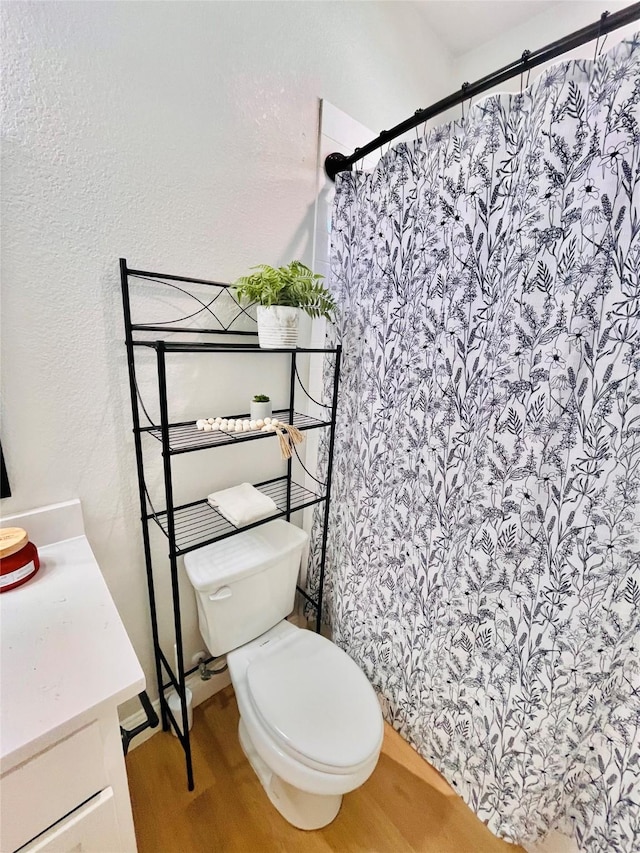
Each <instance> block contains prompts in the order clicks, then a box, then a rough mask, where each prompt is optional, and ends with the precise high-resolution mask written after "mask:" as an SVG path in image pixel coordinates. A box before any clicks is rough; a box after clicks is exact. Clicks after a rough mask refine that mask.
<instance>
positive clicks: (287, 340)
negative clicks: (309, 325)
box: [257, 305, 300, 349]
mask: <svg viewBox="0 0 640 853" xmlns="http://www.w3.org/2000/svg"><path fill="white" fill-rule="evenodd" d="M299 316H300V309H298V308H291V307H290V306H288V305H270V306H268V307H267V306H265V305H258V309H257V317H258V341H259V343H260V346H261V347H262V348H263V349H289V348H293V347H295V346H297V344H298V319H299Z"/></svg>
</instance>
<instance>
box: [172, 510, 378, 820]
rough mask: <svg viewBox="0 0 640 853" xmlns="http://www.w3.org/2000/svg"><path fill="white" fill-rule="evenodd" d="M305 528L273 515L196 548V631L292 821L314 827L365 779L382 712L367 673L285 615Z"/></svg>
mask: <svg viewBox="0 0 640 853" xmlns="http://www.w3.org/2000/svg"><path fill="white" fill-rule="evenodd" d="M307 540H308V536H307V534H306V533H305V532H304V531H302V530H300V529H299V528H297V527H295V526H294V525H292V524H289V523H288V522H286V521H273V522H270V523H269V524H265V525H263V526H261V527H258V528H256V529H254V530H249V531H246V532H243V533H239V534H238V535H236V536H234V537H233V538H232V539H229V540H223V541H220V542H216V543H213V544H211V545H208V546H205V547H204V548H201V549H199V550H197V551H193V552H191V553H189V554H187V555H186V556H185V561H184V564H185V569H186V571H187V575H188V577H189V580H190V581H191V584H192V585H193V587H194V589H195V591H196V603H197V607H198V624H199V627H200V633H201V634H202V637H203V639H204V641H205V643H206V644H207V647H208V648H209V650H210V651H211V653H212V654H213V655H221V654H225V653H226V654H227V662H228V665H229V673H230V675H231V682H232V684H233V686H234V689H235V693H236V699H237V702H238V708H239V710H240V724H239V738H240V744H241V746H242V749H243V750H244V753H245V755H246V756H247V758H248V760H249V762H250V764H251V766H252V767H253V769H254V771H255V772H256V774H257V776H258V778H259V779H260V782H261V783H262V786H263V787H264V789H265V791H266V793H267V796H268V797H269V799H270V800H271V802H272V803H273V805H274V806H275V807H276V808H277V809H278V811H279V812H280V813H281V814H282V816H283V817H284V818H285V819H286V820H288V821H289V823H291V824H293V825H294V826H296V827H298V828H299V829H319V828H320V827H322V826H326V824H328V823H330V822H331V821H332V820H333V819H334V818H335V816H336V815H337V813H338V811H339V809H340V804H341V802H342V797H343V795H344V794H346V793H348V792H349V791H352V790H354V789H355V788H357V787H359V786H360V785H362V784H363V782H365V781H366V780H367V779H368V778H369V776H370V775H371V773H372V772H373V770H374V769H375V766H376V764H377V761H378V757H379V755H380V749H381V747H382V737H383V722H382V713H381V711H380V706H379V704H378V700H377V697H376V694H375V692H374V690H373V688H372V687H371V685H370V684H369V681H368V680H367V678H366V676H365V675H364V673H363V672H362V671H361V670H360V669H359V667H358V666H357V664H355V663H354V661H352V660H351V658H350V657H349V656H348V655H347V654H346V653H345V652H343V651H342V650H341V649H339V648H338V647H337V646H336V645H335V644H334V643H332V642H331V641H330V640H327V639H326V638H325V637H322V636H321V635H320V634H315V633H313V632H312V631H307V630H305V629H301V628H297V627H295V626H294V625H292V624H291V623H289V622H287V621H285V617H286V616H287V615H288V614H289V613H290V612H291V611H292V609H293V605H294V598H295V589H296V579H297V575H298V570H299V567H300V559H301V555H302V550H303V548H304V546H305V544H306V542H307Z"/></svg>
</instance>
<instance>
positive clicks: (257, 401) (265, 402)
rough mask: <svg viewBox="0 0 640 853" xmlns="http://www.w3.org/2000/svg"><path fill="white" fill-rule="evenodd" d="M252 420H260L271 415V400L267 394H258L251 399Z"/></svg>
mask: <svg viewBox="0 0 640 853" xmlns="http://www.w3.org/2000/svg"><path fill="white" fill-rule="evenodd" d="M250 408H251V420H252V421H258V420H262V421H263V420H264V419H265V418H270V417H271V400H270V399H269V397H267V396H266V394H256V395H255V397H254V398H253V400H252V401H251V407H250Z"/></svg>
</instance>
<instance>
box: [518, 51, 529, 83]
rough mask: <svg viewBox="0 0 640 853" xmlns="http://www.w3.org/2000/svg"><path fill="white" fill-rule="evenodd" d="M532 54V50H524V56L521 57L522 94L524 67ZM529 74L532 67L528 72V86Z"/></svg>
mask: <svg viewBox="0 0 640 853" xmlns="http://www.w3.org/2000/svg"><path fill="white" fill-rule="evenodd" d="M530 56H531V51H530V50H523V51H522V56H521V57H520V61H521V62H522V68H521V69H520V94H522V83H523V81H524V69H525V67H526V65H527V62H528V61H529V57H530ZM529 74H531V69H530V68H529V69H528V74H527V86H528V85H529Z"/></svg>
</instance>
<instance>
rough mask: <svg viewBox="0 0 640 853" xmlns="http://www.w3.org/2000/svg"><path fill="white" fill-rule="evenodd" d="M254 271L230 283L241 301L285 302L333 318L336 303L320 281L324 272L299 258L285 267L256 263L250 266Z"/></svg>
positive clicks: (276, 303)
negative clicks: (319, 272) (306, 264)
mask: <svg viewBox="0 0 640 853" xmlns="http://www.w3.org/2000/svg"><path fill="white" fill-rule="evenodd" d="M251 269H253V270H256V272H254V273H251V275H246V276H242V277H241V278H239V279H238V280H237V281H235V282H234V283H233V288H234V290H235V294H236V296H237V298H238V300H239V301H240V302H245V303H246V302H248V303H250V304H253V303H257V304H258V305H265V306H269V305H288V306H289V307H291V308H300V309H302V310H303V311H306V313H307V314H309V316H310V317H325V318H326V319H327V320H333V318H334V316H335V312H336V303H335V300H334V298H333V296H332V295H331V294H330V293H329V291H328V290H327V288H326V287H325V286H324V284H322V279H323V278H324V276H322V275H319V274H318V273H314V272H312V271H311V270H310V269H309V267H307V266H305V265H304V264H303V263H301V262H300V261H292V262H291V263H290V264H288V266H285V267H270V266H269V265H268V264H259V265H258V266H255V267H251Z"/></svg>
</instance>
